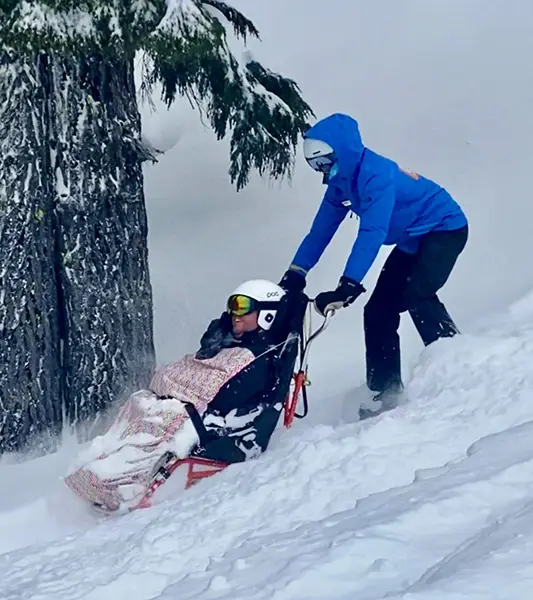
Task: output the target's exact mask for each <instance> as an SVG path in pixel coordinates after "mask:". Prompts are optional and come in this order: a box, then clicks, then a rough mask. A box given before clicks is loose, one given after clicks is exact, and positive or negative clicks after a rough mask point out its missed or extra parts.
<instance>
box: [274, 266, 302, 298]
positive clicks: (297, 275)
mask: <svg viewBox="0 0 533 600" xmlns="http://www.w3.org/2000/svg"><path fill="white" fill-rule="evenodd" d="M306 283H307V281H306V280H305V275H304V274H303V273H301V272H300V271H296V270H294V269H289V270H288V271H285V275H283V277H282V278H281V281H280V282H279V286H280V287H281V288H283V289H284V290H285V291H286V292H289V293H290V292H296V293H299V292H303V290H304V288H305V285H306Z"/></svg>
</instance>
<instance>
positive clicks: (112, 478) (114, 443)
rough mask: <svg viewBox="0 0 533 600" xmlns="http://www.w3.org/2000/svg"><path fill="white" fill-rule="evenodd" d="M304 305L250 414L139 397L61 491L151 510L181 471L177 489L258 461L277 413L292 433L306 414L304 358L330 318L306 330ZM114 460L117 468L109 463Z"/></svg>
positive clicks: (117, 509) (107, 506) (109, 506)
mask: <svg viewBox="0 0 533 600" xmlns="http://www.w3.org/2000/svg"><path fill="white" fill-rule="evenodd" d="M305 302H306V306H305V310H304V311H303V312H302V315H301V319H298V322H297V323H296V324H293V325H291V326H290V327H288V328H286V330H285V331H284V332H283V333H282V335H281V336H280V342H279V343H277V344H276V345H275V346H274V349H273V350H272V351H273V352H274V353H275V360H274V365H275V370H276V376H275V379H274V385H272V387H271V389H269V390H265V392H264V397H263V398H262V399H261V402H259V404H258V406H257V407H255V408H254V409H253V410H252V411H250V412H246V413H244V414H239V412H238V411H233V412H232V413H231V414H230V415H228V416H226V417H225V418H222V417H219V416H218V415H217V414H215V413H213V414H212V413H211V412H210V410H209V407H208V408H207V410H206V411H205V413H204V414H203V415H200V414H199V412H198V411H197V409H196V408H195V406H194V405H193V404H191V403H189V402H187V401H186V400H184V399H177V398H171V397H165V398H160V397H157V396H155V394H153V393H152V392H150V391H147V390H141V391H140V392H137V393H136V394H133V395H132V396H131V397H130V399H129V400H128V401H127V402H126V403H125V405H124V406H123V407H122V409H121V411H120V413H119V415H118V417H117V418H116V419H115V422H114V423H113V425H112V426H111V427H110V429H109V430H108V431H107V432H106V433H105V434H104V435H103V436H99V437H98V438H95V440H93V442H92V443H91V447H90V449H89V455H88V456H87V455H86V456H82V457H81V460H80V461H79V462H81V465H78V466H77V467H76V468H75V470H73V472H72V473H70V474H69V475H68V476H67V477H66V478H65V483H66V485H67V486H68V487H69V488H70V489H71V490H72V491H74V492H75V493H76V494H77V495H78V496H80V497H81V498H83V499H84V500H87V501H89V502H90V503H91V504H92V505H93V506H94V507H96V508H98V509H99V510H101V511H104V512H106V513H114V514H117V513H118V514H122V513H125V512H131V511H134V510H136V509H140V508H148V507H150V506H151V505H152V503H153V500H154V494H155V493H156V491H157V490H158V488H160V487H161V486H162V485H163V484H164V483H165V482H167V480H168V479H169V478H170V477H171V476H172V475H173V474H174V473H175V472H176V471H177V470H178V469H183V470H184V471H185V481H184V484H183V485H184V487H185V489H188V488H190V487H191V486H192V485H194V484H195V483H197V482H198V481H201V480H203V479H205V478H207V477H211V476H213V475H215V474H217V473H219V472H220V471H222V470H223V469H225V468H227V467H228V466H229V465H231V464H235V463H239V462H244V461H246V460H249V459H253V458H256V457H257V456H259V455H260V454H262V453H263V452H264V451H265V450H266V449H267V447H268V444H269V442H270V438H271V436H272V434H273V432H274V430H275V429H276V427H277V425H278V423H279V420H280V416H281V414H283V426H284V427H285V428H290V427H291V425H292V424H293V422H294V419H295V418H304V417H305V416H306V415H307V413H308V409H309V407H308V401H307V389H306V386H307V384H308V380H307V372H308V361H309V352H310V349H311V345H312V343H313V341H314V340H315V339H316V338H317V337H318V336H319V335H320V334H321V333H322V332H323V331H324V330H325V329H326V327H327V326H328V324H329V321H330V319H331V317H332V316H333V314H334V313H333V312H329V313H327V315H326V317H325V318H324V319H323V321H322V323H321V324H320V326H319V327H318V328H317V329H316V330H315V331H312V329H311V322H310V311H309V302H310V301H309V299H307V297H305ZM281 331H283V328H281ZM300 403H301V406H302V412H301V413H298V412H297V408H298V405H299V404H300ZM178 428H179V432H178V434H177V435H175V433H176V431H177V430H178ZM176 438H179V439H176ZM184 453H186V455H184ZM180 454H181V457H180ZM117 456H120V460H121V461H122V462H121V464H120V465H117V464H115V463H116V461H117ZM113 461H115V463H114V462H113Z"/></svg>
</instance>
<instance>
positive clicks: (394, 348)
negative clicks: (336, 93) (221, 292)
mask: <svg viewBox="0 0 533 600" xmlns="http://www.w3.org/2000/svg"><path fill="white" fill-rule="evenodd" d="M304 155H305V158H306V160H307V162H308V163H309V165H310V166H311V167H312V168H313V169H314V170H315V171H319V172H320V173H322V175H323V182H324V183H325V184H326V185H327V189H326V193H325V195H324V198H323V200H322V203H321V205H320V208H319V209H318V212H317V214H316V216H315V219H314V221H313V224H312V226H311V229H310V231H309V233H308V234H307V235H306V237H305V238H304V240H303V241H302V243H301V244H300V247H299V248H298V251H297V252H296V255H295V256H294V259H293V261H292V264H291V265H290V267H289V269H288V271H287V272H286V273H285V275H284V276H283V278H282V280H281V281H280V285H281V286H282V287H283V288H284V289H286V290H287V291H288V292H300V291H302V290H303V289H304V288H305V285H306V275H307V274H308V272H309V271H310V269H312V268H313V267H314V266H315V265H316V264H317V262H318V261H319V259H320V257H321V256H322V254H323V252H324V250H325V249H326V247H327V245H328V244H329V242H330V241H331V239H332V237H333V235H334V234H335V232H336V231H337V229H338V227H339V225H340V224H341V222H342V221H343V219H344V217H345V216H346V215H347V214H348V213H349V212H350V211H351V212H354V213H355V214H356V215H358V216H359V218H360V224H359V232H358V235H357V239H356V240H355V243H354V245H353V248H352V251H351V253H350V256H349V257H348V261H347V263H346V267H345V269H344V273H343V275H342V276H341V278H340V280H339V284H338V286H337V288H336V289H335V290H331V291H327V292H322V293H320V294H318V296H317V297H316V299H315V308H316V309H317V311H318V312H319V313H321V314H325V312H326V311H327V310H328V309H339V308H341V307H345V306H348V305H350V304H352V302H354V300H356V298H357V297H358V296H360V295H361V294H362V293H363V292H365V291H366V290H365V288H364V287H363V285H362V281H363V279H364V277H365V275H366V274H367V272H368V270H369V269H370V267H371V266H372V263H373V262H374V260H375V259H376V256H377V255H378V252H379V249H380V248H381V246H382V245H394V246H395V248H394V249H393V250H392V252H391V253H390V255H389V256H388V258H387V260H386V262H385V265H384V267H383V270H382V271H381V274H380V276H379V278H378V281H377V284H376V287H375V289H374V291H373V293H372V295H371V296H370V299H369V300H368V302H367V304H366V306H365V309H364V330H365V345H366V371H367V385H368V387H369V389H370V390H371V391H372V392H375V395H374V400H375V401H376V403H375V406H374V407H373V408H372V409H371V412H372V413H373V414H376V413H377V412H381V410H384V409H385V408H390V407H393V406H394V405H395V403H394V401H392V402H391V398H393V399H394V398H395V397H396V395H397V394H399V393H401V391H402V389H403V385H402V379H401V365H400V340H399V336H398V328H399V325H400V315H401V313H403V312H406V311H408V312H409V314H410V315H411V318H412V320H413V322H414V324H415V326H416V329H417V330H418V333H419V334H420V336H421V338H422V340H423V342H424V344H425V345H428V344H431V343H432V342H434V341H435V340H437V339H438V338H441V337H451V336H453V335H455V334H456V333H458V329H457V327H456V325H455V324H454V322H453V320H452V318H451V317H450V315H449V314H448V312H447V311H446V309H445V307H444V305H443V304H442V302H440V300H439V298H438V296H437V291H438V290H439V289H440V288H441V287H442V286H443V285H444V283H445V282H446V280H447V279H448V277H449V275H450V273H451V271H452V269H453V267H454V265H455V262H456V260H457V257H458V256H459V254H460V253H461V252H462V250H463V248H464V247H465V244H466V241H467V237H468V224H467V219H466V217H465V215H464V213H463V211H462V210H461V208H460V207H459V205H458V204H457V203H456V202H455V201H454V200H453V198H452V197H451V196H450V194H449V193H448V192H447V191H446V190H445V189H443V188H442V187H440V186H439V185H437V184H436V183H434V182H433V181H431V180H429V179H427V178H425V177H423V176H421V175H419V174H418V173H413V172H410V171H406V170H404V169H402V168H400V167H399V166H398V165H397V164H396V163H395V162H393V161H392V160H390V159H388V158H385V157H384V156H381V155H379V154H377V153H375V152H373V151H372V150H370V149H368V148H365V146H364V145H363V143H362V141H361V135H360V133H359V126H358V124H357V121H356V120H355V119H353V118H351V117H349V116H347V115H343V114H333V115H330V116H329V117H326V118H325V119H323V120H321V121H319V122H318V123H316V125H314V126H313V127H311V128H310V129H309V130H308V131H307V133H306V135H305V139H304ZM360 416H361V417H362V418H363V417H366V416H369V413H368V410H364V409H362V410H361V411H360Z"/></svg>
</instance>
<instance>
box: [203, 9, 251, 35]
mask: <svg viewBox="0 0 533 600" xmlns="http://www.w3.org/2000/svg"><path fill="white" fill-rule="evenodd" d="M202 3H203V4H206V5H208V6H212V7H213V8H215V9H217V10H218V11H219V12H220V13H222V15H224V17H226V19H227V20H228V21H229V22H230V23H231V25H232V26H233V32H234V33H235V36H236V37H241V38H242V39H243V40H244V41H245V42H246V39H247V37H248V36H250V37H255V38H257V39H260V36H259V31H258V30H257V28H256V27H255V25H254V24H253V23H252V21H250V19H247V18H246V17H245V16H244V15H243V14H242V13H241V12H239V11H238V10H237V9H236V8H233V7H232V6H229V5H228V4H226V3H225V2H221V0H202Z"/></svg>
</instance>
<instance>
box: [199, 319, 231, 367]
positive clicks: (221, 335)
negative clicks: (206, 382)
mask: <svg viewBox="0 0 533 600" xmlns="http://www.w3.org/2000/svg"><path fill="white" fill-rule="evenodd" d="M230 332H231V316H230V315H229V313H227V312H223V313H222V314H221V315H220V317H219V318H218V319H214V320H213V321H211V323H210V324H209V327H208V328H207V330H206V331H205V332H204V334H203V335H202V337H201V339H200V349H199V350H198V352H197V353H196V358H200V359H206V358H213V356H215V355H216V354H217V353H218V352H220V350H221V349H222V348H224V347H226V346H227V345H228V339H227V338H228V336H229V334H230Z"/></svg>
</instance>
